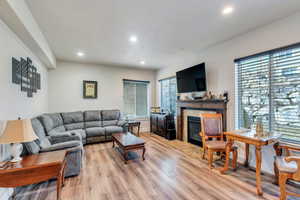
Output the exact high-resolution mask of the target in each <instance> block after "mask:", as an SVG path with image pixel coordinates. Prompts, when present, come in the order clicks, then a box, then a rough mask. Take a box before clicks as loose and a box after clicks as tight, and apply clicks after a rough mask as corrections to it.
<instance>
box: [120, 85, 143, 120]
mask: <svg viewBox="0 0 300 200" xmlns="http://www.w3.org/2000/svg"><path fill="white" fill-rule="evenodd" d="M148 85H149V82H148V81H133V80H123V87H124V89H123V94H124V97H123V101H124V113H125V115H126V116H127V117H128V118H137V117H147V116H148Z"/></svg>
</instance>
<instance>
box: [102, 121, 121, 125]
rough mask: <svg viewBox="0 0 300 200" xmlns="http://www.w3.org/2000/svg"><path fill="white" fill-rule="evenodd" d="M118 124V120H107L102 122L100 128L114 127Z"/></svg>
mask: <svg viewBox="0 0 300 200" xmlns="http://www.w3.org/2000/svg"><path fill="white" fill-rule="evenodd" d="M117 124H118V120H109V121H102V126H104V127H105V126H116V125H117Z"/></svg>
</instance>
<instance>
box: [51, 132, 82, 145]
mask: <svg viewBox="0 0 300 200" xmlns="http://www.w3.org/2000/svg"><path fill="white" fill-rule="evenodd" d="M48 139H49V141H50V143H51V144H57V143H62V142H68V141H81V135H80V134H78V133H72V132H62V133H57V134H52V135H50V136H48Z"/></svg>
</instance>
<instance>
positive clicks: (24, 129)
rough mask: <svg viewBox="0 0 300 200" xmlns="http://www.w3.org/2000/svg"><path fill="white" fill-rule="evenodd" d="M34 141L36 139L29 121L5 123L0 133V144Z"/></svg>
mask: <svg viewBox="0 0 300 200" xmlns="http://www.w3.org/2000/svg"><path fill="white" fill-rule="evenodd" d="M0 131H1V129H0ZM36 139H38V137H37V136H36V134H35V133H34V130H33V128H32V125H31V120H30V119H24V120H11V121H7V122H6V123H4V125H3V128H2V133H0V144H11V143H22V142H32V141H34V140H36Z"/></svg>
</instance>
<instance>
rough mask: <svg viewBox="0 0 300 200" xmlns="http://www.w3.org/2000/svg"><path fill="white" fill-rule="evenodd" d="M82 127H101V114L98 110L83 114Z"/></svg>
mask: <svg viewBox="0 0 300 200" xmlns="http://www.w3.org/2000/svg"><path fill="white" fill-rule="evenodd" d="M84 122H85V123H84V124H85V125H84V127H85V128H91V127H101V126H102V120H101V112H100V111H99V110H89V111H85V112H84Z"/></svg>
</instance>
